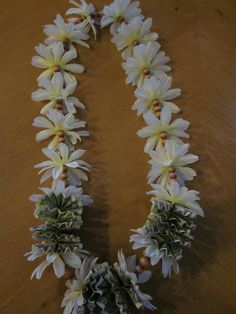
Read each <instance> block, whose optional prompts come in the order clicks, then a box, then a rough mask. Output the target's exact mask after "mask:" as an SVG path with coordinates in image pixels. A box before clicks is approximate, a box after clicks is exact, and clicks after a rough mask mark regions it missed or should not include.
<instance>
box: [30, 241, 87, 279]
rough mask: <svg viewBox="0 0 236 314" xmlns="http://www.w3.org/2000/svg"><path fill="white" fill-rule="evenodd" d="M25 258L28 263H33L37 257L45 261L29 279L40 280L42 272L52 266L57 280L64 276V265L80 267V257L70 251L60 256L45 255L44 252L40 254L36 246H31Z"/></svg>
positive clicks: (54, 254) (53, 254)
mask: <svg viewBox="0 0 236 314" xmlns="http://www.w3.org/2000/svg"><path fill="white" fill-rule="evenodd" d="M25 256H27V260H28V261H34V260H35V259H37V258H38V257H45V260H44V261H43V262H42V263H40V264H39V266H37V267H36V268H35V270H34V271H33V273H32V275H31V279H33V278H34V277H35V278H36V279H41V277H42V275H43V272H44V271H45V269H46V268H47V267H48V266H49V265H52V266H53V270H54V273H55V275H56V276H57V277H58V278H61V277H62V276H63V275H64V274H65V264H67V265H69V266H70V267H73V268H77V267H80V266H81V259H80V257H79V256H78V255H76V254H75V253H73V252H71V251H70V252H67V253H64V254H61V255H59V254H56V253H52V254H46V255H45V253H44V252H40V250H39V249H38V248H37V247H36V246H33V248H32V251H31V252H28V253H26V254H25Z"/></svg>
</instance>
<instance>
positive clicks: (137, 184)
mask: <svg viewBox="0 0 236 314" xmlns="http://www.w3.org/2000/svg"><path fill="white" fill-rule="evenodd" d="M94 3H95V4H96V5H97V7H98V8H99V9H100V8H102V6H103V5H105V4H107V3H108V1H105V0H94ZM68 7H69V6H68V3H66V1H63V0H50V1H48V0H31V1H30V0H8V1H4V0H0V12H1V15H0V30H1V32H0V46H1V57H0V69H1V71H0V82H1V83H0V91H1V114H0V119H1V131H0V145H1V153H0V163H1V175H0V180H1V189H0V193H1V197H0V202H1V206H0V208H1V228H0V239H1V247H0V248H1V250H0V252H1V259H0V274H1V286H0V313H1V314H10V313H11V314H40V313H44V314H55V313H62V310H61V309H60V302H61V299H62V296H63V294H64V290H65V286H64V279H61V280H58V279H56V278H55V276H54V275H53V273H52V271H46V273H45V274H44V276H43V279H42V280H41V281H37V280H33V281H31V280H30V274H31V272H32V270H33V269H34V267H35V266H36V265H37V263H28V262H27V261H26V260H25V258H24V257H23V254H24V253H25V252H26V251H28V250H29V249H30V247H31V244H32V240H31V235H30V232H29V227H30V226H32V225H34V224H36V223H37V221H36V220H35V219H34V218H33V206H32V204H31V203H30V202H29V201H28V196H29V195H30V194H32V193H35V192H37V187H38V180H39V178H38V176H37V174H36V171H35V170H34V169H33V165H34V164H36V163H37V162H40V161H43V160H44V157H43V155H42V154H41V148H42V147H43V146H45V144H44V145H40V144H37V143H36V142H35V140H34V137H35V134H36V130H35V129H34V128H33V127H32V126H31V123H32V120H33V118H34V117H35V116H37V115H38V114H39V110H40V107H41V105H40V104H38V103H34V102H32V101H31V98H30V94H31V92H32V91H34V90H35V89H36V88H37V84H36V78H37V76H38V75H39V73H40V71H39V70H38V69H35V68H33V67H31V65H30V61H31V57H32V56H33V55H34V45H36V44H38V43H40V42H42V41H43V40H44V35H43V34H42V25H44V24H48V23H50V22H52V20H53V18H54V16H55V14H56V13H61V14H63V12H64V11H65V10H66V9H67V8H68ZM141 7H142V9H143V12H144V14H145V15H146V16H151V17H153V21H154V27H153V29H154V30H155V31H158V32H159V39H160V42H161V44H162V45H163V47H164V50H165V51H166V52H167V54H168V55H169V56H170V57H171V60H172V61H171V66H172V68H173V71H172V75H173V79H174V86H175V87H180V88H182V90H183V96H182V97H181V98H180V99H179V100H178V101H177V104H178V105H179V106H180V107H181V108H182V109H183V111H182V114H181V117H183V118H185V119H187V120H189V121H190V122H191V127H190V129H189V132H190V133H191V139H190V143H191V152H192V153H195V154H198V155H199V157H200V161H199V162H198V163H197V165H196V170H197V172H198V177H197V179H196V180H195V181H194V182H193V183H191V184H190V185H189V186H190V187H191V188H194V189H196V190H199V191H200V192H201V204H202V207H203V208H204V210H205V214H206V217H205V219H199V220H198V229H197V231H196V232H195V241H194V242H193V246H192V248H191V249H187V250H186V251H185V253H184V259H183V262H182V263H181V273H180V274H179V275H178V276H175V277H174V278H172V279H171V280H166V279H163V278H162V276H161V275H160V269H159V267H156V268H155V269H154V274H153V278H152V280H151V282H150V283H149V284H148V285H147V287H146V291H147V292H148V293H150V294H152V295H153V296H154V299H155V303H156V304H157V305H158V308H159V311H158V312H157V313H160V314H170V313H177V314H190V313H191V314H196V313H198V314H199V313H200V314H210V313H212V312H214V313H215V314H234V313H236V282H235V281H236V280H235V279H236V272H235V271H236V267H235V264H236V229H235V225H236V193H235V186H236V170H235V169H236V168H235V163H236V157H235V154H236V107H235V106H236V61H235V60H236V1H235V0H141ZM110 39H111V37H110V34H109V32H108V30H106V31H104V32H103V33H102V35H99V40H98V41H97V42H95V41H94V40H92V41H91V49H90V50H86V48H81V49H80V59H81V62H82V64H84V65H85V66H86V68H87V70H86V73H85V74H83V75H80V76H79V80H80V84H79V87H78V90H77V96H78V97H80V99H81V100H83V101H84V103H85V104H86V106H87V109H88V111H87V113H86V115H85V118H86V119H87V121H88V126H89V130H90V131H91V134H92V137H91V139H90V140H87V141H84V142H85V144H84V145H83V148H85V149H87V150H88V152H87V153H86V155H85V157H86V160H87V161H88V162H89V163H91V164H92V165H93V169H92V172H91V180H90V182H89V184H88V186H87V190H88V191H89V193H91V195H92V197H93V198H94V205H93V207H92V208H91V209H87V210H86V212H85V213H84V220H85V222H84V227H83V231H82V239H83V242H84V243H85V245H86V247H87V248H88V249H89V250H91V251H92V252H93V254H95V255H97V256H99V257H101V259H102V260H103V259H106V260H109V261H113V260H114V259H115V258H116V252H117V249H118V248H123V250H124V252H125V253H126V254H131V253H132V250H131V246H130V244H129V242H128V238H129V236H130V231H129V230H130V229H131V228H136V227H139V226H141V225H142V224H143V223H144V221H145V217H146V216H147V214H148V212H149V197H147V196H146V195H145V192H146V191H148V185H147V184H146V174H147V172H148V169H149V167H148V165H147V160H148V158H147V156H146V155H144V153H143V145H144V141H143V140H142V139H140V138H138V137H137V136H136V132H137V130H139V129H140V128H141V127H142V126H143V124H144V123H143V121H142V119H141V118H138V117H137V116H136V113H135V112H134V111H132V110H131V106H132V103H133V102H134V96H133V92H134V90H133V88H132V87H131V86H126V85H125V84H124V80H125V76H124V72H123V70H122V69H121V57H120V54H119V53H117V51H116V48H115V46H114V45H113V44H112V43H111V42H110ZM133 313H136V312H135V310H133ZM145 313H146V312H145Z"/></svg>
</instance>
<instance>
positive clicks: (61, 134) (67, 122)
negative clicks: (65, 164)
mask: <svg viewBox="0 0 236 314" xmlns="http://www.w3.org/2000/svg"><path fill="white" fill-rule="evenodd" d="M85 125H86V122H85V121H79V120H77V119H75V117H74V116H73V114H71V113H68V114H66V115H64V114H62V113H61V112H59V111H57V110H55V109H50V110H49V111H48V114H47V118H44V117H36V118H35V119H34V122H33V126H35V127H37V128H45V130H43V131H40V132H39V133H37V135H36V141H39V142H40V141H43V140H45V139H48V138H50V137H52V136H53V139H52V141H51V142H50V143H49V144H48V148H50V149H56V148H57V147H58V145H59V143H60V139H61V138H63V140H65V142H66V143H67V145H68V146H69V147H70V149H73V145H75V144H76V143H77V140H79V141H81V137H82V136H88V135H89V132H87V131H75V129H78V128H83V127H85ZM71 144H72V145H71Z"/></svg>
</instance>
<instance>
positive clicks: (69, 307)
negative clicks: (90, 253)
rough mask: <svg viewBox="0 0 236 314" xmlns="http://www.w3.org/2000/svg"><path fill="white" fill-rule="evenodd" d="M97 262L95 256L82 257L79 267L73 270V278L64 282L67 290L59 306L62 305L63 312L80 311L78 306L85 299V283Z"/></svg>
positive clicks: (65, 313) (80, 305)
mask: <svg viewBox="0 0 236 314" xmlns="http://www.w3.org/2000/svg"><path fill="white" fill-rule="evenodd" d="M96 262H97V258H93V257H92V258H86V259H84V261H83V263H82V265H81V267H80V268H77V269H76V270H75V276H76V278H75V279H72V280H68V281H67V282H66V286H67V288H68V289H67V290H66V292H65V296H64V298H63V300H62V304H61V307H64V308H65V309H64V312H63V313H64V314H71V313H80V312H79V310H80V308H81V307H82V306H83V305H84V304H85V302H86V300H85V299H84V296H83V291H84V287H85V284H86V283H87V281H88V279H89V277H90V275H91V274H92V270H93V268H94V266H95V264H96Z"/></svg>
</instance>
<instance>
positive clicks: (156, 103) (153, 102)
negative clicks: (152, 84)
mask: <svg viewBox="0 0 236 314" xmlns="http://www.w3.org/2000/svg"><path fill="white" fill-rule="evenodd" d="M152 105H153V107H157V106H158V105H159V103H158V100H157V99H153V101H152Z"/></svg>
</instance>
